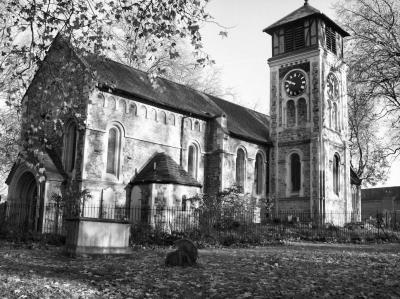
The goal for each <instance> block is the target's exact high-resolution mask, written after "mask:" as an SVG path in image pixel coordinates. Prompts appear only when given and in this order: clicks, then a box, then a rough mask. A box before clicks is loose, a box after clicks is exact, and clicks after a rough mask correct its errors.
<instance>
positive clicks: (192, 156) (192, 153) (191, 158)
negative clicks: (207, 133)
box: [188, 144, 198, 179]
mask: <svg viewBox="0 0 400 299" xmlns="http://www.w3.org/2000/svg"><path fill="white" fill-rule="evenodd" d="M197 163H198V150H197V147H196V146H195V145H194V144H192V145H190V146H189V153H188V173H189V174H190V175H191V176H192V177H193V178H195V179H197Z"/></svg>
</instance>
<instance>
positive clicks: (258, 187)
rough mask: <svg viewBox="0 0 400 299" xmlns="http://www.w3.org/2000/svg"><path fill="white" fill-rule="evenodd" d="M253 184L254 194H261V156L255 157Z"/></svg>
mask: <svg viewBox="0 0 400 299" xmlns="http://www.w3.org/2000/svg"><path fill="white" fill-rule="evenodd" d="M254 182H255V184H256V194H262V193H263V190H264V159H263V156H262V155H261V154H257V156H256V165H255V168H254Z"/></svg>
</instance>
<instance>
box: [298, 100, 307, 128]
mask: <svg viewBox="0 0 400 299" xmlns="http://www.w3.org/2000/svg"><path fill="white" fill-rule="evenodd" d="M297 110H298V117H297V119H298V122H299V124H302V125H304V124H305V123H306V122H307V102H306V100H305V99H304V98H301V99H299V102H298V109H297Z"/></svg>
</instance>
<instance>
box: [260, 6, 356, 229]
mask: <svg viewBox="0 0 400 299" xmlns="http://www.w3.org/2000/svg"><path fill="white" fill-rule="evenodd" d="M264 32H266V33H268V34H269V35H271V37H272V57H271V58H270V59H269V61H268V62H269V67H270V75H271V101H270V114H271V140H272V142H273V147H272V149H271V157H270V186H271V187H270V188H271V189H270V196H271V198H272V200H273V201H274V203H275V208H276V209H277V210H279V211H288V212H289V211H293V212H295V211H296V212H298V211H301V214H302V215H303V217H305V216H304V215H306V216H307V215H310V218H313V219H320V220H321V221H324V222H333V223H336V224H341V223H342V224H343V223H344V222H346V221H349V220H350V219H351V216H352V212H353V206H352V197H351V188H350V157H349V148H348V141H347V140H348V116H347V98H346V65H345V63H344V61H343V38H344V37H346V36H348V35H349V34H348V33H347V32H346V31H345V30H343V29H342V28H341V27H340V26H339V25H338V24H336V23H335V22H333V21H332V20H331V19H330V18H328V17H327V16H326V15H324V14H323V13H322V12H320V11H319V10H317V9H316V8H314V7H312V6H310V5H309V4H308V1H305V4H304V5H303V6H302V7H300V8H299V9H297V10H295V11H294V12H292V13H291V14H289V15H287V16H286V17H284V18H282V19H281V20H279V21H277V22H275V23H274V24H272V25H271V26H269V27H267V28H266V29H264Z"/></svg>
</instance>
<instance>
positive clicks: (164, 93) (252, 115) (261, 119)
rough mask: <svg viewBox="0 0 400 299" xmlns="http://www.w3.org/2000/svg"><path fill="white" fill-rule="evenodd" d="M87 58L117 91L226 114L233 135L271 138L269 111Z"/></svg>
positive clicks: (193, 111)
mask: <svg viewBox="0 0 400 299" xmlns="http://www.w3.org/2000/svg"><path fill="white" fill-rule="evenodd" d="M84 59H85V60H86V62H87V64H88V65H89V66H90V67H91V68H92V70H93V71H95V73H96V76H97V80H98V82H99V84H100V85H105V87H111V88H112V89H113V91H114V92H118V93H122V94H123V95H127V96H128V97H129V96H133V97H136V98H137V99H138V100H141V101H143V102H146V103H148V104H152V105H158V106H161V107H166V108H167V109H173V110H177V111H180V112H183V113H187V114H190V115H194V116H199V117H203V118H206V119H207V118H214V117H218V116H221V115H223V114H225V115H226V116H227V119H228V131H229V132H230V133H232V134H233V135H235V136H237V137H238V138H243V139H246V140H249V141H253V142H257V143H269V142H270V140H269V137H268V136H269V117H268V116H267V115H264V114H261V113H258V112H256V111H253V110H250V109H247V108H245V107H242V106H239V105H236V104H233V103H230V102H228V101H225V100H222V99H220V98H217V97H214V96H211V95H207V94H205V93H202V92H199V91H197V90H194V89H192V88H190V87H187V86H185V85H182V84H178V83H174V82H172V81H169V80H166V79H163V78H157V79H156V84H153V83H152V82H151V81H150V79H149V77H148V74H147V73H145V72H142V71H139V70H137V69H134V68H132V67H129V66H127V65H124V64H121V63H118V62H115V61H112V60H110V59H107V58H100V57H98V56H93V55H92V56H89V57H85V58H84Z"/></svg>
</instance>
